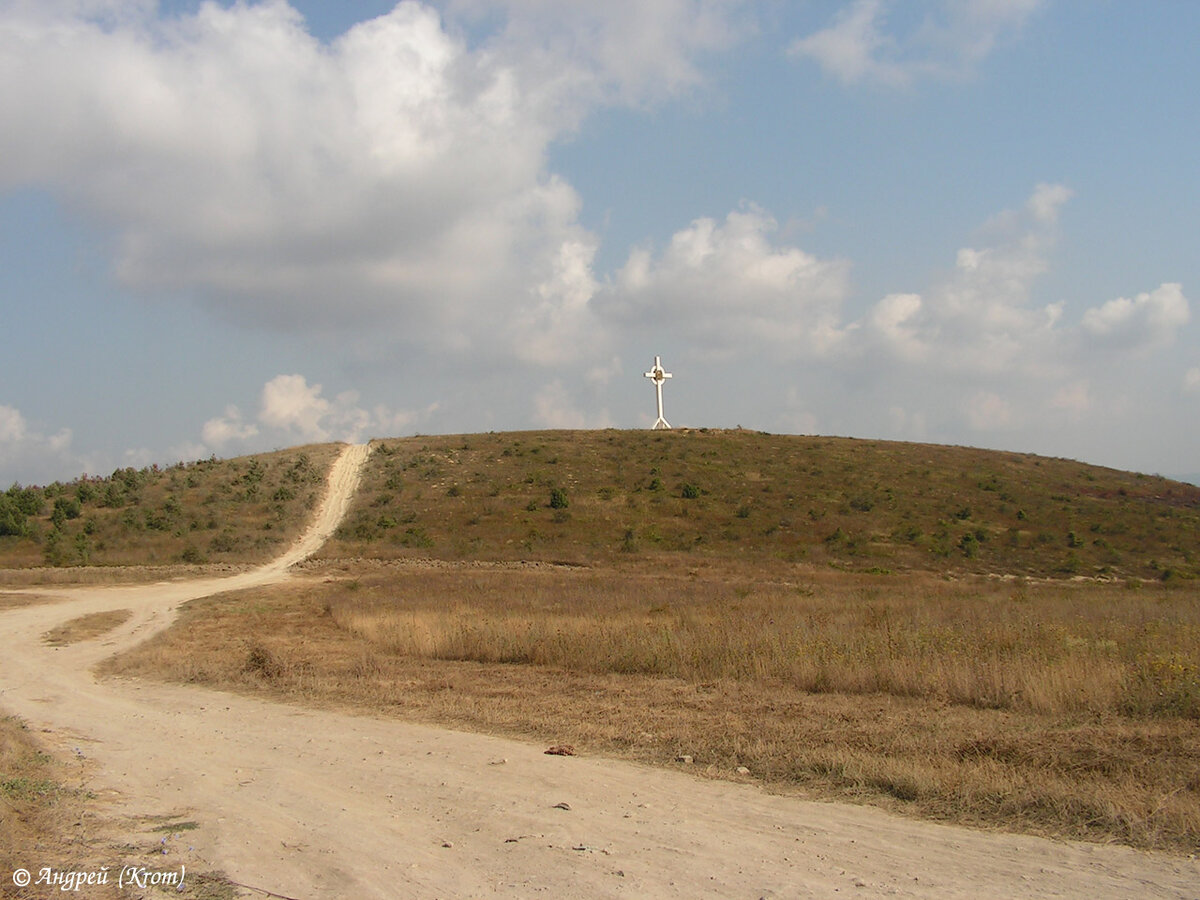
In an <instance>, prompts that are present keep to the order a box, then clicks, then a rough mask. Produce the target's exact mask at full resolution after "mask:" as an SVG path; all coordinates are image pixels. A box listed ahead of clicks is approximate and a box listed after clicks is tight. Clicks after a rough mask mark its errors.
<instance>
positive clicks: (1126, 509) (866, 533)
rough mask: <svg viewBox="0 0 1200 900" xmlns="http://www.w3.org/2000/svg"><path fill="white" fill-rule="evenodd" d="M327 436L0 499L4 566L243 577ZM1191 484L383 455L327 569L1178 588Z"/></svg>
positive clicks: (775, 444)
mask: <svg viewBox="0 0 1200 900" xmlns="http://www.w3.org/2000/svg"><path fill="white" fill-rule="evenodd" d="M336 452H337V447H336V446H335V445H315V446H307V447H298V448H293V449H290V450H285V451H279V452H275V453H268V454H261V455H257V456H249V457H239V458H235V459H229V460H216V459H210V460H204V461H200V462H195V463H187V464H182V463H181V464H179V465H177V466H172V467H169V468H165V469H159V468H157V467H150V468H144V469H140V470H135V469H132V468H127V469H119V470H117V471H116V472H114V473H112V475H110V476H108V477H107V478H89V477H86V476H85V477H81V478H78V479H75V480H74V481H71V482H66V483H55V484H52V485H48V486H45V487H21V486H19V485H14V486H13V487H11V488H10V489H9V490H8V491H7V492H4V493H0V567H8V568H13V567H30V566H39V565H53V566H75V565H89V564H90V565H100V566H111V565H166V564H173V563H191V564H200V563H215V564H244V563H251V562H258V561H261V560H263V559H266V558H268V557H270V556H271V555H273V554H274V553H276V552H278V550H279V549H280V548H281V547H282V546H285V545H286V543H287V542H288V541H290V540H291V539H292V538H293V537H294V536H295V535H296V534H297V533H298V531H299V528H300V527H301V525H302V524H303V521H304V519H305V517H306V515H307V513H308V511H309V510H310V509H311V508H312V506H313V504H314V503H315V502H316V499H317V497H318V495H319V493H320V490H321V485H322V483H323V480H324V478H325V473H326V472H327V470H328V467H329V465H330V463H331V461H332V459H333V457H334V456H335V454H336ZM1198 539H1200V488H1198V487H1195V486H1193V485H1188V484H1184V483H1181V482H1175V481H1170V480H1168V479H1164V478H1160V477H1158V476H1149V475H1142V474H1137V473H1131V472H1121V471H1116V470H1113V469H1106V468H1101V467H1098V466H1091V465H1086V464H1083V463H1078V462H1074V461H1071V460H1065V459H1050V458H1046V457H1039V456H1035V455H1032V454H1021V453H1006V452H998V451H991V450H979V449H974V448H966V447H947V446H938V445H932V444H911V443H899V442H889V441H873V440H856V439H853V438H830V437H806V436H793V435H770V434H763V433H760V432H751V431H743V430H734V431H725V430H718V429H699V430H677V431H669V432H662V431H659V432H650V431H618V430H605V431H538V432H511V433H491V434H475V435H447V436H436V437H412V438H400V439H393V440H383V441H376V442H374V452H373V454H372V457H371V459H370V460H369V462H368V467H367V471H366V472H365V474H364V479H363V484H362V487H361V489H360V491H359V494H358V497H357V499H356V502H355V505H354V507H353V509H352V510H351V512H350V514H349V516H348V517H347V519H346V521H345V523H344V524H343V526H342V528H341V529H340V530H339V532H338V534H337V537H336V539H335V540H334V541H332V542H330V544H329V545H328V546H327V547H326V548H325V550H324V551H323V555H324V556H325V557H327V558H329V557H360V558H376V559H393V558H402V557H433V558H439V559H447V560H453V559H481V560H493V561H500V560H518V559H520V560H543V561H556V562H568V563H574V564H582V565H596V564H623V563H629V562H632V561H654V560H660V561H668V560H669V561H679V560H684V561H688V560H690V561H693V562H702V561H704V560H710V561H715V560H717V559H720V560H724V561H742V562H744V563H746V564H749V565H753V566H755V567H759V568H761V567H764V566H767V567H771V566H780V565H782V566H786V565H789V564H794V563H800V562H804V563H809V564H816V565H829V566H832V567H834V568H841V569H847V570H852V571H862V572H876V573H882V572H888V571H902V570H936V571H950V572H963V573H967V572H974V573H1007V574H1020V575H1030V576H1047V577H1067V576H1073V575H1082V576H1092V577H1114V578H1139V579H1161V580H1168V581H1169V580H1171V579H1175V578H1192V577H1194V576H1195V575H1196V574H1197V571H1198V568H1197V567H1198V565H1200V562H1198V560H1197V558H1196V549H1195V548H1196V547H1197V546H1200V540H1198Z"/></svg>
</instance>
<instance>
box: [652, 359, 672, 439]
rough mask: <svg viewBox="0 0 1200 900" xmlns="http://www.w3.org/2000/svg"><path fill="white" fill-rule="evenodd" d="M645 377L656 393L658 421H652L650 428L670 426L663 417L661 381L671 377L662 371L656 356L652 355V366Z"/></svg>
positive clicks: (660, 362)
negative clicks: (651, 383)
mask: <svg viewBox="0 0 1200 900" xmlns="http://www.w3.org/2000/svg"><path fill="white" fill-rule="evenodd" d="M646 377H647V378H649V379H650V380H651V381H653V382H654V389H655V391H656V392H657V393H658V421H657V422H655V423H654V428H653V429H651V430H657V429H659V428H670V427H671V426H670V424H668V422H667V420H666V419H664V418H663V405H662V386H663V382H664V381H666V380H667V379H668V378H670V377H671V373H670V372H665V371H663V367H662V361H661V360H660V359H659V357H657V356H656V357H654V368H653V369H651V370H650V371H649V372H647V373H646Z"/></svg>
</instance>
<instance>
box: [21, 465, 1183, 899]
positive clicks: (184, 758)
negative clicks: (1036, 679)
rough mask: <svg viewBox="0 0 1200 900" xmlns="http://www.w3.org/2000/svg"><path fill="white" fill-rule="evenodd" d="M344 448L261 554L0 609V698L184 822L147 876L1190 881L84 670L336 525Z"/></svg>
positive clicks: (990, 892) (344, 493)
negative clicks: (120, 615) (292, 524)
mask: <svg viewBox="0 0 1200 900" xmlns="http://www.w3.org/2000/svg"><path fill="white" fill-rule="evenodd" d="M365 458H366V448H365V447H351V448H348V449H347V451H346V452H345V454H343V456H342V457H341V458H340V459H339V460H338V462H337V463H336V464H335V467H334V469H333V471H332V472H331V474H330V491H329V496H328V498H327V500H326V502H325V504H324V505H323V506H322V508H321V510H320V512H319V513H318V516H317V519H316V521H315V522H314V525H313V526H312V528H311V529H310V531H309V532H308V533H307V534H306V535H305V536H304V537H303V538H302V539H301V540H300V541H299V542H298V543H297V545H296V546H295V547H293V549H292V550H290V551H289V552H288V554H286V555H285V556H284V557H282V558H281V559H279V560H276V561H275V562H274V563H272V564H270V565H268V566H264V567H262V568H260V569H256V570H254V571H252V572H247V573H244V574H241V575H237V576H233V577H230V578H223V579H204V580H195V581H188V582H178V583H169V584H158V585H141V586H136V587H121V588H118V587H91V588H80V589H75V590H70V591H67V590H57V589H56V590H54V591H48V590H40V591H39V592H40V593H43V594H45V593H54V594H55V595H56V596H57V597H59V598H60V599H59V602H56V603H53V604H45V605H38V606H30V607H25V608H18V609H14V610H9V611H5V612H0V633H2V634H3V636H4V642H5V645H6V652H5V653H4V654H3V656H0V706H2V707H4V708H5V709H6V710H8V711H11V712H14V713H17V714H18V715H20V716H22V717H23V718H25V719H26V720H27V721H28V722H29V723H30V724H31V726H32V727H34V728H35V729H45V730H46V732H47V736H48V737H50V739H51V740H52V741H54V742H55V743H57V744H58V745H59V746H60V747H62V748H64V749H65V750H66V751H67V752H69V753H76V754H78V755H80V756H81V757H82V758H86V759H87V760H89V763H90V764H91V765H92V766H93V767H94V768H93V776H92V780H93V783H94V784H95V785H96V786H97V787H100V788H103V789H106V790H111V791H112V792H113V794H114V797H115V799H114V803H115V804H116V811H117V812H119V813H122V814H125V815H129V816H131V817H136V816H158V815H161V816H175V817H178V818H181V819H188V820H194V821H196V822H199V823H200V828H199V829H198V830H196V831H191V832H187V833H185V834H183V835H180V836H178V837H175V838H172V839H170V840H169V841H168V849H169V850H170V851H171V852H170V854H169V855H167V856H164V857H163V859H162V860H161V865H162V868H163V869H168V868H170V867H177V866H178V864H179V863H181V862H182V863H184V864H186V865H187V866H188V869H189V871H196V870H197V869H203V868H220V869H222V870H224V871H225V872H226V873H227V874H228V875H229V876H230V877H231V878H232V879H234V880H235V881H237V882H241V883H243V884H248V885H254V886H256V887H259V888H263V889H267V890H270V891H272V892H274V893H276V894H282V895H285V896H289V897H295V898H326V897H329V898H335V897H336V898H341V897H346V898H349V897H355V898H358V897H388V898H394V897H446V898H450V897H493V896H495V897H532V896H546V897H689V898H690V897H722V898H726V897H747V898H758V897H789V898H790V897H832V896H834V895H835V894H843V895H847V896H855V897H864V898H868V897H869V898H873V897H930V898H934V897H937V898H946V897H971V898H975V897H1013V898H1018V897H1029V898H1033V897H1039V898H1040V897H1080V898H1084V897H1086V898H1096V900H1099V898H1131V897H1137V898H1153V897H1188V898H1195V897H1198V896H1200V864H1198V863H1197V862H1196V861H1195V860H1192V859H1183V858H1179V857H1173V856H1167V855H1161V854H1149V853H1142V852H1138V851H1134V850H1129V849H1127V848H1122V847H1104V846H1095V845H1086V844H1074V843H1065V842H1055V841H1048V840H1042V839H1039V838H1033V837H1021V836H1011V835H1000V834H993V833H985V832H977V831H972V830H968V829H963V828H956V827H949V826H940V825H934V824H928V823H921V822H914V821H910V820H906V819H901V818H897V817H894V816H890V815H887V814H885V813H882V812H879V811H877V810H871V809H864V808H859V807H853V806H844V805H839V804H831V803H812V802H805V801H800V800H796V799H794V798H784V797H776V796H771V795H769V794H766V793H764V792H762V791H760V790H758V789H757V788H755V787H752V786H747V785H735V784H729V783H722V782H710V781H704V780H699V779H696V778H693V777H691V776H688V775H686V774H684V773H680V772H668V771H661V770H654V769H649V768H645V767H642V766H638V765H634V764H629V763H621V762H612V761H606V760H594V759H584V758H578V757H556V756H547V755H545V754H543V753H542V752H541V751H542V749H543V748H541V747H534V746H530V745H527V744H522V743H518V742H513V741H507V740H502V739H498V738H491V737H486V736H481V735H471V734H462V733H457V732H451V731H445V730H441V729H434V728H426V727H421V726H414V725H409V724H405V723H402V722H395V721H388V720H380V719H373V718H367V717H356V716H350V715H342V714H336V713H331V712H325V711H314V710H304V709H298V708H291V707H285V706H280V705H276V704H272V703H268V702H265V701H261V700H256V699H253V698H247V697H240V696H235V695H229V694H222V693H218V692H213V691H209V690H205V689H201V688H192V687H186V686H179V685H159V684H151V683H141V682H135V681H124V680H115V679H108V680H104V681H98V680H97V679H96V678H95V677H94V676H92V675H91V673H90V667H91V666H92V665H93V664H94V663H95V662H97V661H98V660H100V659H102V658H104V657H106V656H107V655H110V654H112V653H114V652H116V651H118V650H120V649H123V648H125V647H127V646H130V645H131V644H133V643H136V642H137V641H140V640H143V639H144V638H145V637H147V636H149V635H150V634H152V633H154V632H155V631H157V630H159V629H161V628H165V627H166V626H167V625H169V624H170V622H171V620H172V619H173V617H174V612H175V610H176V608H177V607H178V605H179V604H180V603H182V602H184V601H186V600H189V599H193V598H195V597H200V596H206V595H209V594H212V593H215V592H218V591H224V590H232V589H236V588H241V587H247V586H250V585H256V584H264V583H268V582H271V581H276V580H280V579H283V578H286V577H287V567H288V566H289V565H292V564H294V563H296V562H298V561H300V560H301V559H303V558H304V557H305V556H307V555H308V554H309V553H311V552H312V551H313V550H315V549H316V548H317V547H319V546H320V545H321V543H322V542H323V541H324V540H325V539H326V538H327V537H328V535H329V534H331V533H332V531H333V529H334V528H335V527H336V525H337V522H338V520H339V518H340V517H341V515H342V513H343V512H344V511H345V509H346V507H347V506H348V504H349V501H350V498H351V497H352V495H353V492H354V489H355V486H356V484H357V479H358V474H359V469H360V466H361V463H362V461H363V460H364V459H365ZM104 609H131V610H133V611H134V616H133V617H132V618H131V619H130V621H129V622H127V623H126V624H125V625H124V626H122V627H121V628H120V629H119V630H118V631H116V632H114V633H110V634H109V635H106V636H105V637H104V638H102V639H100V640H96V641H88V642H83V643H80V644H77V645H72V646H70V647H67V648H62V649H57V650H56V649H52V648H50V647H47V646H46V645H45V644H43V643H42V641H41V639H40V638H41V635H42V634H44V633H45V632H46V631H47V630H48V629H49V628H51V627H53V626H54V625H57V624H60V623H62V622H64V621H67V620H69V619H72V618H74V617H76V616H79V615H82V614H84V613H88V612H95V611H99V610H104ZM558 804H565V805H566V806H568V807H569V808H566V809H564V808H560V807H559V806H558ZM36 863H37V861H36V860H30V861H29V868H36ZM8 875H9V873H2V874H0V877H5V878H7V877H8Z"/></svg>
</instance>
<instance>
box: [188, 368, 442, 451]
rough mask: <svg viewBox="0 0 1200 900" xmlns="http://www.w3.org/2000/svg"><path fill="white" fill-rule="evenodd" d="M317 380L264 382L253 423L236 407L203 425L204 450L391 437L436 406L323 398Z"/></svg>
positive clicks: (348, 396) (347, 394) (350, 394)
mask: <svg viewBox="0 0 1200 900" xmlns="http://www.w3.org/2000/svg"><path fill="white" fill-rule="evenodd" d="M323 394H324V389H323V388H322V386H321V385H319V384H309V383H308V379H306V378H305V377H304V376H303V375H298V374H291V375H277V376H275V377H274V378H272V379H271V380H270V381H268V382H267V383H266V384H264V385H263V388H262V392H261V397H260V403H259V409H258V413H257V416H256V417H255V421H253V422H249V421H246V419H245V417H244V415H243V413H242V411H241V410H240V409H239V408H238V407H237V406H236V405H230V406H227V407H226V408H225V412H224V414H223V415H221V416H217V417H214V418H212V419H209V420H208V421H207V422H205V423H204V426H203V427H202V428H201V439H202V441H203V444H202V445H198V446H194V447H193V449H195V450H197V451H198V452H196V453H194V454H193V455H197V456H203V455H205V452H226V451H229V450H234V451H237V452H251V451H254V450H261V449H263V448H264V447H269V446H278V445H280V444H287V443H296V442H299V441H303V442H325V441H349V442H359V441H363V440H366V439H367V438H369V437H372V436H380V437H383V436H392V435H396V434H400V433H402V432H403V431H405V430H406V429H408V428H409V427H410V426H411V425H412V424H413V423H414V422H416V421H418V420H419V419H420V418H421V417H422V416H425V415H429V414H431V413H432V412H433V411H435V410H436V408H437V405H436V404H432V405H431V406H429V407H428V408H427V409H425V410H423V411H421V412H410V411H405V410H393V409H389V408H388V407H386V406H383V405H378V404H377V405H375V406H373V407H371V408H366V407H363V406H361V405H360V404H359V395H358V394H357V392H355V391H343V392H342V393H340V394H338V395H337V396H335V397H334V398H332V399H330V398H327V397H325V396H323Z"/></svg>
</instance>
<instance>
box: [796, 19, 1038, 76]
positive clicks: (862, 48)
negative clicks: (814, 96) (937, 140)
mask: <svg viewBox="0 0 1200 900" xmlns="http://www.w3.org/2000/svg"><path fill="white" fill-rule="evenodd" d="M1041 5H1042V0H943V2H940V3H930V2H926V3H924V4H920V5H919V6H918V7H916V10H917V15H918V19H919V21H918V23H917V24H916V25H914V26H913V27H911V28H910V29H908V30H907V31H900V30H899V29H896V30H889V24H890V23H889V19H888V17H889V13H890V12H892V11H893V10H898V11H900V12H903V13H909V14H912V13H913V12H914V8H913V7H912V5H909V6H907V7H901V5H900V4H896V3H894V2H890V0H855V2H853V3H851V4H849V5H848V6H846V7H845V8H843V9H842V11H841V12H840V13H838V15H837V16H836V17H835V19H834V22H833V24H832V25H830V26H829V27H828V28H824V29H822V30H821V31H818V32H815V33H814V34H811V35H809V36H807V37H804V38H800V39H798V40H796V41H795V42H793V43H792V45H791V47H790V48H789V52H790V53H791V54H792V55H794V56H804V57H808V58H811V59H812V60H814V61H815V62H816V63H817V64H818V65H820V66H821V68H822V69H824V70H825V71H826V72H827V73H828V74H830V75H832V76H833V77H835V78H837V79H838V80H839V81H842V82H843V83H846V84H857V83H861V82H866V83H874V84H882V85H886V86H890V87H904V86H908V85H911V84H912V83H914V82H915V81H917V80H919V79H922V78H943V79H944V78H961V77H963V76H965V75H969V74H970V73H971V72H973V71H974V70H975V68H976V67H977V66H978V65H979V64H980V63H981V62H983V60H985V59H986V58H987V57H988V56H989V55H990V54H991V53H992V52H993V50H995V48H996V45H997V44H998V43H999V42H1000V40H1001V39H1003V38H1004V37H1005V36H1006V35H1007V34H1009V33H1012V32H1015V31H1019V30H1020V28H1021V27H1022V25H1024V23H1025V21H1026V20H1027V19H1028V18H1029V16H1030V15H1031V14H1032V13H1033V12H1035V11H1036V10H1037V9H1038V7H1040V6H1041Z"/></svg>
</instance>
